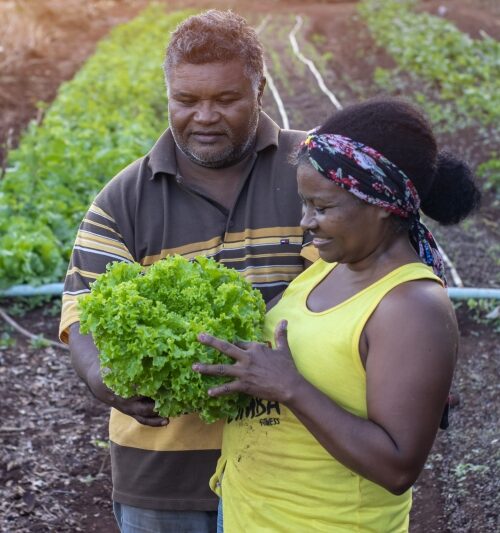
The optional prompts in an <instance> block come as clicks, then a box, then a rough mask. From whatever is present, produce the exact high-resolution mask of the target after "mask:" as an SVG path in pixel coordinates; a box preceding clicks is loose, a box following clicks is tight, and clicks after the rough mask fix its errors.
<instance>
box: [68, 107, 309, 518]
mask: <svg viewBox="0 0 500 533" xmlns="http://www.w3.org/2000/svg"><path fill="white" fill-rule="evenodd" d="M304 136H305V134H304V132H299V131H284V130H280V128H279V127H278V126H277V125H276V124H275V123H274V122H273V121H272V120H271V119H270V118H269V117H268V116H267V115H265V114H264V113H262V114H261V116H260V120H259V127H258V130H257V140H256V146H255V152H254V153H253V154H252V157H251V158H250V160H249V162H248V166H247V171H246V172H247V175H246V177H245V179H244V182H243V184H242V187H241V189H240V191H239V195H238V197H237V200H236V202H235V204H234V206H233V208H232V209H231V210H227V209H225V208H224V207H222V206H221V205H219V204H217V203H216V202H214V201H213V200H211V199H209V198H207V197H205V196H203V195H202V194H201V193H200V192H198V191H195V190H193V189H192V188H189V187H187V186H186V185H185V184H184V183H183V182H182V180H181V179H180V177H179V175H178V171H177V165H176V159H175V143H174V140H173V137H172V134H171V132H170V130H167V131H166V132H165V133H164V134H163V135H162V136H161V137H160V138H159V140H158V141H157V143H156V144H155V146H154V147H153V149H152V150H151V152H150V153H149V154H148V155H146V156H145V157H143V158H141V159H139V160H138V161H136V162H134V163H132V164H131V165H130V166H128V167H127V168H125V169H124V170H123V171H122V172H120V173H119V174H118V175H117V176H116V177H115V178H114V179H112V180H111V181H110V182H109V183H108V184H107V186H106V187H105V188H104V189H103V190H102V191H101V193H100V194H99V195H98V196H97V198H96V199H95V201H94V203H93V204H92V206H91V207H90V208H89V210H88V212H87V214H86V216H85V218H84V220H83V221H82V223H81V226H80V229H79V231H78V234H77V237H76V241H75V245H74V248H73V253H72V257H71V261H70V265H69V269H68V273H67V276H66V282H65V287H64V294H63V309H62V317H61V325H60V336H61V339H62V340H63V341H67V338H68V335H67V332H68V328H69V326H70V325H71V324H73V323H75V322H78V320H79V313H78V308H77V299H78V298H79V297H80V296H81V295H82V294H85V293H87V292H89V284H90V283H91V282H92V281H93V280H94V279H95V278H96V277H97V276H98V275H99V274H100V273H102V272H104V271H105V268H106V265H107V264H108V263H109V262H111V261H137V262H139V263H141V264H143V265H145V266H147V265H151V264H152V263H154V262H155V261H158V260H160V259H162V258H164V257H166V256H168V255H171V254H180V255H183V256H184V257H188V258H192V257H195V256H196V255H205V256H210V257H213V258H215V259H216V260H217V261H220V262H221V263H224V264H225V265H226V266H228V267H232V268H235V269H236V270H238V271H239V272H241V274H242V275H243V276H245V277H246V278H247V279H248V280H250V281H251V282H252V284H253V286H254V287H256V288H258V289H259V290H260V291H261V292H262V294H263V296H264V299H265V300H266V301H269V300H270V299H271V298H273V297H274V296H275V295H276V294H278V293H279V292H281V291H282V290H283V289H284V288H285V287H286V286H287V285H288V284H289V283H290V281H291V280H292V279H293V278H295V277H296V276H297V275H298V274H299V273H300V272H301V271H302V269H303V257H307V258H311V259H315V258H316V253H315V251H314V250H311V251H309V248H305V242H304V238H303V233H302V230H301V228H300V226H299V221H300V217H301V204H300V199H299V197H298V194H297V184H296V169H295V168H294V167H293V166H292V165H291V164H290V162H289V156H290V153H291V152H293V150H294V149H295V147H296V146H297V145H298V143H299V142H300V141H301V140H302V139H303V138H304ZM110 439H111V457H112V466H113V498H114V499H115V500H116V501H118V502H121V503H124V504H128V505H133V506H137V507H143V508H151V509H169V510H215V509H216V507H217V503H216V498H215V496H214V495H213V494H212V493H211V492H210V489H209V488H208V480H209V478H210V475H211V474H212V473H213V472H214V469H215V463H216V460H217V457H218V455H219V448H220V439H221V426H220V423H215V424H212V425H205V424H204V423H202V422H201V421H200V419H199V418H198V416H196V415H185V416H182V417H179V418H175V419H171V421H170V424H169V425H168V426H166V427H163V428H152V427H148V426H143V425H141V424H139V423H138V422H136V421H135V420H134V419H133V418H131V417H129V416H127V415H124V414H123V413H121V412H119V411H117V410H115V409H112V411H111V418H110Z"/></svg>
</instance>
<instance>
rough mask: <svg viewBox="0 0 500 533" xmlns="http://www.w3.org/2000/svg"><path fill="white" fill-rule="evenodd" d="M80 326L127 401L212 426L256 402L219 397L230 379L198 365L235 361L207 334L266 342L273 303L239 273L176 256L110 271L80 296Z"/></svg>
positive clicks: (104, 371)
mask: <svg viewBox="0 0 500 533" xmlns="http://www.w3.org/2000/svg"><path fill="white" fill-rule="evenodd" d="M79 308H80V311H81V316H80V327H81V331H82V333H84V334H87V333H91V334H92V337H93V339H94V342H95V343H96V346H97V348H98V349H99V357H100V362H101V369H102V374H103V380H104V383H105V384H106V385H107V386H108V387H109V388H110V389H112V390H113V391H114V392H115V393H116V394H118V395H119V396H122V397H124V398H130V397H133V396H147V397H149V398H152V399H153V400H154V401H155V410H156V411H157V412H158V414H160V415H161V416H164V417H171V416H179V415H181V414H184V413H193V412H196V413H198V414H199V416H200V417H201V419H202V420H204V421H205V422H207V423H211V422H214V421H215V420H218V419H220V418H225V417H228V416H230V417H231V416H235V415H236V414H237V412H238V409H240V408H241V407H244V406H245V405H246V404H247V403H248V401H249V398H248V397H247V396H245V395H236V394H234V395H230V396H224V397H220V398H212V397H209V396H208V394H207V389H208V388H209V387H212V386H214V385H219V384H221V383H225V382H227V381H229V380H230V379H229V378H227V377H223V376H221V377H214V376H203V375H201V374H199V373H197V372H194V371H193V370H192V368H191V366H192V364H193V363H195V362H197V361H202V362H205V363H210V364H219V363H231V362H232V360H231V359H230V358H228V357H227V356H225V355H223V354H221V353H219V352H218V351H216V350H214V349H213V348H210V347H207V346H203V345H202V344H200V343H199V342H198V340H197V336H198V334H199V333H201V332H206V333H209V334H211V335H215V336H216V337H220V338H222V339H226V340H229V341H231V342H238V341H260V340H262V328H263V322H264V314H265V304H264V301H263V299H262V296H261V294H260V292H259V291H258V290H256V289H253V288H252V286H251V285H250V283H249V282H248V281H246V280H245V279H244V278H243V277H242V276H241V275H240V274H238V272H236V271H235V270H233V269H229V268H226V267H225V266H224V265H222V264H220V263H217V262H216V261H215V260H213V259H209V258H206V257H202V256H199V257H196V258H195V259H194V260H193V261H188V260H187V259H185V258H183V257H181V256H179V255H174V256H170V257H168V258H167V259H165V260H162V261H158V262H157V263H155V264H153V265H152V266H151V267H149V268H147V269H145V268H143V267H142V266H141V265H139V264H138V263H124V262H116V263H111V264H109V265H108V266H107V270H106V272H105V273H104V274H102V275H100V276H99V277H98V278H97V280H96V281H95V282H94V283H93V284H92V286H91V292H90V294H88V295H86V296H84V297H82V298H80V300H79Z"/></svg>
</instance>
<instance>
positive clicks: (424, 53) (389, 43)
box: [359, 0, 500, 124]
mask: <svg viewBox="0 0 500 533" xmlns="http://www.w3.org/2000/svg"><path fill="white" fill-rule="evenodd" d="M416 5H417V2H416V1H415V0H399V1H397V0H363V2H361V4H360V6H359V9H360V11H361V14H362V16H363V18H364V20H365V21H366V23H367V24H368V27H369V29H370V31H371V33H372V35H373V36H374V38H375V40H376V42H377V44H379V45H381V46H383V47H384V48H385V49H386V50H387V51H388V52H389V53H390V54H391V56H392V57H393V58H394V60H395V61H396V63H397V65H398V67H399V68H400V69H403V70H405V71H409V72H413V73H415V74H416V75H418V77H419V78H420V79H421V80H423V81H424V82H426V83H428V84H431V85H432V86H433V88H434V89H435V90H436V91H437V93H438V94H439V96H440V98H441V99H442V100H443V101H448V102H453V104H454V106H455V107H456V109H458V110H459V111H460V112H461V113H462V114H464V115H465V116H467V117H474V118H475V119H477V120H478V121H479V122H480V123H481V124H491V123H495V122H497V121H498V120H499V119H500V43H499V42H497V41H496V40H495V39H492V38H490V37H487V36H486V37H485V38H484V39H480V40H474V39H472V38H471V37H470V36H468V35H466V34H464V33H462V32H461V31H459V30H458V29H457V28H456V27H455V26H454V25H453V24H452V23H451V22H449V21H447V20H445V19H443V18H441V17H436V16H433V15H430V14H428V13H417V12H415V11H414V10H413V8H415V7H416Z"/></svg>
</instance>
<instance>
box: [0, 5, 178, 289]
mask: <svg viewBox="0 0 500 533" xmlns="http://www.w3.org/2000/svg"><path fill="white" fill-rule="evenodd" d="M187 15H188V12H186V11H182V12H175V13H173V14H169V15H168V14H166V13H165V12H164V11H163V10H162V9H161V8H160V7H157V6H155V7H151V8H148V9H147V10H145V11H144V12H143V13H142V14H141V15H139V16H138V17H137V18H136V19H134V20H133V21H131V22H129V23H127V24H124V25H122V26H119V27H116V28H115V29H114V30H113V31H112V32H111V33H110V35H109V37H108V38H106V39H105V40H103V41H101V43H100V44H99V45H98V47H97V50H96V52H95V54H94V55H93V56H92V57H91V58H90V59H89V60H88V61H87V63H86V64H85V65H84V66H83V67H82V69H81V70H80V71H79V72H78V74H77V75H76V76H75V78H74V79H73V80H71V81H69V82H66V83H64V84H63V85H61V87H60V89H59V92H58V95H57V98H56V99H55V101H54V102H53V103H52V105H51V106H50V107H49V108H48V109H47V110H46V113H45V117H44V119H43V122H42V123H41V124H40V125H37V124H35V123H31V124H30V126H29V127H28V129H27V131H26V132H25V134H24V135H23V137H22V139H21V142H20V144H19V147H18V148H17V149H16V150H13V151H12V152H10V154H9V157H8V167H7V171H6V174H5V176H4V179H3V180H2V181H0V288H4V287H7V286H10V285H14V284H19V283H44V282H48V281H59V280H60V279H61V278H62V276H63V275H64V272H65V269H66V266H67V262H68V258H69V254H70V250H71V246H72V244H73V240H74V236H75V233H76V229H77V226H78V223H79V222H80V220H81V218H82V216H83V215H84V213H85V212H86V210H87V208H88V206H89V204H90V202H91V201H92V199H93V197H94V196H95V195H96V193H97V192H98V191H99V190H100V189H101V188H102V186H103V185H104V184H105V183H106V182H107V181H109V179H111V178H112V177H113V176H114V175H115V174H116V173H117V172H118V171H119V170H120V169H121V168H123V167H124V166H125V165H127V164H129V163H130V162H131V161H133V160H134V159H136V158H137V157H139V156H141V155H143V154H144V153H146V152H147V151H148V150H149V149H150V148H151V146H152V145H153V143H154V141H155V139H156V138H157V137H158V135H159V134H160V133H161V131H162V130H163V129H165V128H166V127H167V125H168V124H167V120H168V119H167V101H166V91H165V84H164V81H163V72H162V68H161V65H162V61H163V53H164V52H163V46H162V45H163V44H164V43H166V42H167V41H168V38H169V35H170V32H171V31H172V30H173V28H174V27H175V26H176V25H177V24H178V23H179V22H180V21H181V20H182V19H183V18H185V17H186V16H187ZM159 43H161V45H159Z"/></svg>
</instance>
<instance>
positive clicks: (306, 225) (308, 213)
mask: <svg viewBox="0 0 500 533" xmlns="http://www.w3.org/2000/svg"><path fill="white" fill-rule="evenodd" d="M317 224H318V223H317V221H316V217H315V216H314V214H313V213H312V210H311V209H307V208H305V209H304V210H303V212H302V219H301V221H300V227H301V228H302V229H303V230H304V231H307V230H310V229H314V228H315V227H316V226H317Z"/></svg>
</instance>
